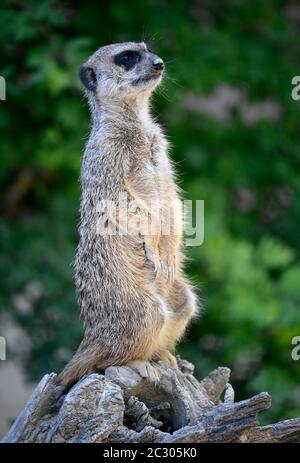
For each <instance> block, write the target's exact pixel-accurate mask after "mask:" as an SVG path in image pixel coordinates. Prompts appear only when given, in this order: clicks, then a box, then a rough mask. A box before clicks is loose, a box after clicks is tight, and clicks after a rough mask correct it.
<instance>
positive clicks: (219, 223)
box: [0, 0, 300, 420]
mask: <svg viewBox="0 0 300 463" xmlns="http://www.w3.org/2000/svg"><path fill="white" fill-rule="evenodd" d="M298 14H299V13H298ZM299 35H300V33H299V23H298V22H297V18H296V15H295V14H291V13H290V10H289V4H288V3H287V2H284V1H280V0H271V1H267V0H263V1H256V0H255V1H251V2H250V1H245V2H232V1H229V0H218V1H217V0H211V1H204V2H203V1H198V0H194V1H192V2H184V1H183V0H176V1H174V2H166V1H163V0H146V1H144V2H139V1H137V0H132V1H131V2H122V1H117V0H113V1H111V2H107V3H105V4H103V5H100V4H99V2H96V1H94V0H92V1H90V2H83V3H78V2H75V0H71V1H68V2H62V1H59V0H57V1H54V0H42V1H40V2H36V1H33V0H28V1H26V2H25V1H22V0H20V1H18V2H12V1H9V0H4V1H3V2H2V6H1V14H0V38H1V50H2V59H1V65H0V66H1V67H0V74H1V75H3V76H4V77H5V78H6V80H7V100H6V101H5V102H0V129H1V132H2V135H1V138H0V152H1V169H0V182H1V192H2V195H1V196H2V207H3V217H2V219H1V224H0V238H1V239H0V247H1V263H0V282H1V299H0V310H1V312H2V315H5V314H9V316H10V317H12V318H13V319H14V320H15V321H16V322H17V323H19V324H20V325H21V326H22V327H23V329H24V330H25V331H26V333H27V334H28V335H29V337H30V340H31V348H30V350H29V351H26V354H25V353H24V354H23V355H21V357H22V360H23V362H24V366H25V368H26V372H27V373H28V376H29V377H30V378H32V379H37V378H38V377H40V375H41V374H42V373H45V372H47V371H50V370H56V371H58V370H59V369H60V368H61V367H62V366H63V364H64V363H65V362H66V361H67V359H68V358H69V357H70V355H71V351H72V350H74V349H75V348H76V346H77V345H78V342H79V340H80V336H81V331H82V328H81V325H80V324H79V321H78V312H77V308H76V301H75V296H74V288H73V284H72V266H71V264H72V261H73V258H74V254H75V247H76V243H77V234H76V226H77V217H78V216H77V213H78V204H79V195H80V190H79V183H78V177H79V169H80V159H81V154H82V150H83V145H84V142H85V139H86V137H87V133H88V127H89V116H88V110H87V107H86V104H85V102H84V101H83V98H82V96H81V93H80V89H79V82H78V78H77V68H78V66H79V65H80V64H81V63H82V62H83V61H84V60H85V59H86V58H87V57H88V56H89V54H90V53H91V52H92V51H94V50H95V49H96V48H97V47H99V46H101V45H103V44H105V43H109V42H117V41H124V40H137V41H139V40H142V39H143V38H145V40H146V41H148V42H149V41H150V42H152V43H151V47H152V48H153V50H155V51H156V52H157V53H158V54H160V55H161V56H162V57H163V58H164V59H165V61H166V63H167V76H166V79H165V81H164V84H163V86H162V88H161V89H160V90H159V91H158V94H157V96H156V98H155V102H154V103H155V104H154V112H155V114H158V115H159V119H160V121H161V123H162V124H163V125H164V127H165V128H166V130H167V133H168V135H169V138H170V141H171V142H172V144H173V150H172V154H173V156H174V158H175V161H177V162H178V171H179V173H180V177H181V178H182V187H183V189H184V191H185V196H186V197H187V198H189V199H193V200H196V199H204V201H205V241H204V244H203V245H202V246H201V247H198V248H197V247H194V248H190V249H189V252H190V255H191V258H192V259H191V260H190V263H189V269H188V270H189V272H190V275H191V276H192V278H193V280H194V282H195V284H196V285H197V286H198V287H199V290H201V293H202V298H203V305H204V306H205V309H204V311H203V315H202V317H201V319H200V320H198V321H197V322H195V323H194V324H193V325H192V327H191V329H190V332H189V335H188V336H187V338H186V341H185V342H184V343H183V344H182V345H181V346H180V348H179V351H180V353H181V354H182V355H185V356H186V357H188V358H190V360H191V361H193V362H194V363H195V364H196V370H197V374H199V375H201V376H203V375H205V374H206V373H207V372H208V371H209V370H210V369H212V368H215V367H216V366H217V365H220V364H226V365H228V366H230V367H231V368H232V370H233V373H232V379H233V383H234V386H236V388H237V390H238V391H239V399H241V398H244V397H246V396H249V395H250V394H253V393H256V392H260V391H261V390H268V391H269V392H270V393H271V394H273V396H274V401H273V408H272V410H271V411H270V412H269V415H266V420H267V419H268V420H269V419H278V418H283V417H293V416H296V415H298V416H299V414H300V393H299V373H300V363H299V362H295V361H293V360H292V359H291V347H292V346H291V339H292V337H293V336H297V335H298V336H299V335H300V313H299V310H300V261H299V251H300V240H299V223H300V202H299V192H300V182H299V162H300V154H299V116H300V112H299V103H297V102H295V101H293V100H292V99H291V90H292V89H291V85H290V82H291V79H292V77H293V76H294V75H298V74H299V65H298V63H299V45H298V44H299ZM223 85H226V86H227V90H228V88H229V87H228V86H230V88H231V89H233V90H234V91H237V92H238V94H239V95H240V96H239V97H238V102H237V103H236V104H235V106H233V107H230V108H229V109H228V108H227V109H226V111H225V112H226V117H223V118H222V117H221V118H218V117H216V116H215V115H214V114H212V115H209V114H207V113H204V112H203V111H201V110H198V112H197V111H196V112H193V111H191V110H190V109H189V108H188V105H187V103H186V102H187V95H188V94H189V95H192V98H194V99H195V98H196V99H197V97H199V96H206V97H211V95H213V94H214V91H215V90H216V88H219V87H220V86H223ZM265 100H268V101H271V102H272V103H273V104H275V105H276V107H277V108H279V109H278V111H277V116H276V117H275V116H274V117H272V116H271V117H269V116H265V117H261V118H259V117H256V119H255V120H251V121H250V122H249V120H248V119H247V117H248V118H249V117H250V116H251V114H252V113H251V114H250V115H249V111H253V110H254V109H255V107H254V106H255V104H257V103H260V102H263V101H265ZM195 101H197V100H195ZM241 102H242V103H241ZM218 104H219V100H218V101H217V105H218ZM251 105H254V106H251ZM249 108H250V109H249ZM253 108H254V109H253ZM247 111H248V113H247ZM260 111H261V110H260V109H259V110H258V113H259V112H260ZM275 112H276V111H275ZM273 113H274V106H273ZM273 113H272V114H273ZM32 282H38V283H39V285H40V288H42V289H41V290H40V292H39V294H38V295H36V296H35V297H33V296H31V299H30V297H29V296H28V294H29V293H30V291H29V289H28V288H30V284H32ZM28 285H29V286H28ZM26 288H27V289H26ZM22 297H23V299H24V298H25V299H26V297H27V298H28V297H29V299H30V303H29V305H28V307H27V309H24V307H25V308H26V304H25V306H24V301H23V305H22V304H21V303H20V298H21V300H22ZM1 334H3V333H1ZM8 355H9V356H13V355H16V356H17V355H20V354H17V353H14V350H13V348H11V351H10V352H9V353H8Z"/></svg>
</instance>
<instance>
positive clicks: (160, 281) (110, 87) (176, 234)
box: [58, 43, 197, 387]
mask: <svg viewBox="0 0 300 463" xmlns="http://www.w3.org/2000/svg"><path fill="white" fill-rule="evenodd" d="M128 49H130V50H132V49H133V50H136V51H138V52H139V53H140V54H141V57H142V58H141V60H140V62H139V63H138V64H137V65H136V66H135V67H134V68H133V69H131V70H129V71H128V70H125V69H122V67H120V66H116V65H115V63H114V60H113V57H114V56H115V55H116V54H118V53H121V52H122V51H123V50H128ZM155 59H157V56H156V55H153V54H152V53H150V52H149V51H148V50H147V48H146V46H145V44H143V43H141V44H137V43H124V44H115V45H109V46H107V47H103V48H100V49H99V50H98V51H97V52H96V53H95V54H94V55H92V56H91V57H90V58H89V60H88V61H87V63H85V65H84V66H86V67H89V68H92V69H93V70H94V74H95V78H97V88H96V89H93V90H90V89H89V85H88V84H89V82H88V83H87V84H86V85H87V90H86V94H87V97H88V100H89V104H90V108H91V113H92V118H93V126H92V130H91V134H90V138H89V140H88V143H87V146H86V150H85V154H84V158H83V164H82V172H81V183H82V199H81V222H80V229H79V232H80V242H79V246H78V251H77V256H76V264H75V283H76V289H77V295H78V303H79V306H80V309H81V315H82V317H83V319H84V324H85V335H84V339H83V341H82V343H81V345H80V346H79V348H78V351H77V352H76V354H75V355H74V357H73V359H72V360H71V361H70V363H69V364H68V365H67V366H66V367H65V369H64V370H63V372H62V373H61V374H60V375H59V376H58V382H60V383H61V384H63V385H64V386H66V387H69V386H71V385H72V384H74V383H75V382H76V381H78V380H79V379H80V378H81V377H82V376H84V375H86V374H88V373H90V372H94V371H101V370H103V369H105V368H106V367H108V366H111V365H124V364H128V363H130V362H135V363H134V365H140V363H139V362H138V361H159V360H163V361H165V362H167V363H168V364H170V365H171V366H173V367H176V359H175V357H174V356H173V355H172V354H171V352H170V351H173V350H174V348H175V345H176V342H177V341H178V340H179V339H180V338H181V337H182V336H183V334H184V332H185V329H186V326H187V324H188V322H189V320H190V319H191V317H192V316H195V314H196V312H197V302H196V297H195V295H194V293H193V290H192V288H191V285H190V284H189V282H188V281H187V279H186V277H185V276H184V273H183V261H184V256H183V253H182V250H181V249H180V247H181V237H182V224H181V217H182V211H181V201H180V194H179V189H178V187H177V185H176V182H175V174H174V168H173V166H172V163H171V161H170V159H169V157H168V152H167V151H168V143H167V141H166V139H165V137H164V135H163V133H162V130H161V128H160V127H159V125H158V124H157V123H156V122H154V121H153V119H152V118H151V116H150V113H149V97H150V95H151V93H152V91H153V90H154V88H155V87H156V86H157V84H158V83H159V81H160V77H159V78H157V79H154V80H150V81H147V82H144V81H142V82H141V84H138V85H137V84H136V83H135V84H133V83H132V82H134V81H136V79H138V78H139V77H140V76H145V75H147V73H149V72H150V71H149V69H151V63H152V62H153V60H155ZM120 193H122V194H123V193H125V194H126V195H127V197H128V199H129V201H130V204H134V207H132V210H130V213H129V219H128V222H129V227H128V228H129V233H128V234H125V235H121V236H120V235H108V236H102V235H99V234H97V233H96V231H95V228H96V223H98V221H99V223H100V225H101V224H102V225H103V224H104V227H105V226H107V227H111V226H116V227H119V228H120V229H121V228H122V213H123V211H122V207H121V205H120V204H119V202H118V201H119V200H118V197H119V196H118V195H119V194H120ZM104 199H109V200H112V201H114V202H117V209H116V210H117V215H116V217H112V216H111V214H110V212H109V211H108V210H106V209H105V208H104V211H102V212H101V214H100V215H99V211H97V210H96V209H97V205H98V204H99V203H101V202H102V201H103V200H104ZM157 206H158V207H159V212H157ZM170 206H172V207H171V208H170ZM99 216H100V218H99ZM174 217H176V218H178V219H180V220H179V226H178V227H177V228H174V227H171V229H170V233H169V234H164V233H162V227H163V226H164V225H165V224H167V223H168V221H170V219H172V218H174ZM149 220H150V223H151V225H156V226H157V227H156V229H155V230H154V232H153V233H152V232H151V233H150V234H147V233H144V232H143V230H144V227H145V226H146V225H147V222H148V221H149ZM171 222H172V221H171ZM145 371H146V372H147V371H150V367H147V368H145Z"/></svg>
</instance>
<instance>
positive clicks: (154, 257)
mask: <svg viewBox="0 0 300 463" xmlns="http://www.w3.org/2000/svg"><path fill="white" fill-rule="evenodd" d="M144 250H145V255H146V259H147V260H148V262H150V263H151V265H152V266H153V268H154V272H155V276H156V278H157V277H158V276H159V275H160V273H161V267H162V266H161V262H160V259H159V257H158V254H157V253H156V252H155V250H154V249H153V248H152V247H151V246H149V245H148V244H147V243H144Z"/></svg>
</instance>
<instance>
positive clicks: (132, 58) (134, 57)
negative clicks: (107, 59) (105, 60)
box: [114, 50, 141, 71]
mask: <svg viewBox="0 0 300 463" xmlns="http://www.w3.org/2000/svg"><path fill="white" fill-rule="evenodd" d="M140 60H141V55H140V53H139V52H138V51H134V50H126V51H122V52H121V53H119V54H118V55H116V56H115V57H114V62H115V64H116V65H117V66H123V67H124V68H125V69H126V71H129V69H132V68H133V67H134V66H135V65H136V64H137V63H138V62H139V61H140Z"/></svg>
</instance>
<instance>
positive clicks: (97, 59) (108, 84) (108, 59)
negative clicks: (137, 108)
mask: <svg viewBox="0 0 300 463" xmlns="http://www.w3.org/2000/svg"><path fill="white" fill-rule="evenodd" d="M163 70H164V62H163V60H162V59H161V58H160V57H159V56H157V55H155V54H154V53H152V52H151V51H149V50H148V48H147V46H146V44H145V43H143V42H142V43H134V42H126V43H118V44H112V45H107V46H104V47H102V48H99V49H98V50H97V51H96V52H95V53H94V54H93V55H92V56H91V57H90V58H89V59H88V60H87V61H86V63H84V64H83V65H82V66H81V67H80V70H79V77H80V80H81V82H82V83H83V85H84V87H85V89H86V92H87V94H88V96H89V97H92V98H93V97H94V98H95V99H96V100H97V101H98V102H99V103H101V100H104V99H106V98H109V99H110V98H114V99H126V97H134V96H137V95H139V94H141V93H149V94H150V93H151V92H152V91H153V90H154V89H155V87H156V86H157V85H158V84H159V83H160V81H161V78H162V74H163Z"/></svg>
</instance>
